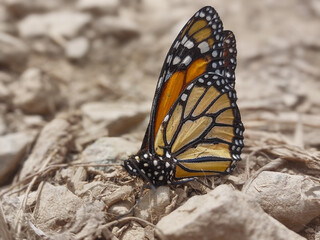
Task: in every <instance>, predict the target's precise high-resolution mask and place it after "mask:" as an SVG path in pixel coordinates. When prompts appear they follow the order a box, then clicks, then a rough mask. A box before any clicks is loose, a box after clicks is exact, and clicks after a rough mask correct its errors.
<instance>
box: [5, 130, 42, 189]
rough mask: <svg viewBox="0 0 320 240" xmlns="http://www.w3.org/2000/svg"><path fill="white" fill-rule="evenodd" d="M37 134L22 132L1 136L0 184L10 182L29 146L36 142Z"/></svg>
mask: <svg viewBox="0 0 320 240" xmlns="http://www.w3.org/2000/svg"><path fill="white" fill-rule="evenodd" d="M35 137H36V132H20V133H12V134H8V135H5V136H0V146H1V147H0V166H1V167H0V184H2V183H4V182H5V181H7V180H8V178H9V177H10V175H11V174H12V173H13V172H14V171H16V170H17V168H18V167H19V163H20V162H21V160H22V159H23V157H24V156H25V154H26V153H27V149H28V146H30V144H31V143H32V142H33V141H34V139H35Z"/></svg>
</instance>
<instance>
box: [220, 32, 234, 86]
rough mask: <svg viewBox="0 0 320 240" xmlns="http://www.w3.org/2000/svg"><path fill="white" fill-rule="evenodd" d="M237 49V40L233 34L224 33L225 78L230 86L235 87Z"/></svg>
mask: <svg viewBox="0 0 320 240" xmlns="http://www.w3.org/2000/svg"><path fill="white" fill-rule="evenodd" d="M236 59H237V48H236V39H235V37H234V34H233V32H231V31H224V32H223V60H224V65H225V77H226V78H227V80H228V82H229V84H230V85H231V86H232V87H234V85H235V74H234V71H235V69H236V66H237V60H236Z"/></svg>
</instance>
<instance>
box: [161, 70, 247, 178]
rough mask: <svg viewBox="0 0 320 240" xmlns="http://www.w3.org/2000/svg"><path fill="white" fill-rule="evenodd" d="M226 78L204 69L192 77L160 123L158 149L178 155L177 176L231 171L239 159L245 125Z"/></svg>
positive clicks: (168, 153)
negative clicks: (197, 75) (195, 77)
mask: <svg viewBox="0 0 320 240" xmlns="http://www.w3.org/2000/svg"><path fill="white" fill-rule="evenodd" d="M226 80H227V79H226V78H225V77H222V76H220V75H218V74H215V73H205V74H203V75H201V76H200V77H198V78H197V79H195V80H194V81H192V82H191V83H190V84H189V85H188V86H187V87H186V89H185V90H183V91H182V93H181V95H180V96H179V98H178V100H177V101H176V102H175V103H174V105H173V106H172V108H171V109H170V111H169V112H168V114H167V116H166V117H165V120H164V121H163V123H162V124H161V127H160V129H159V133H158V135H157V137H156V140H155V149H156V152H157V154H161V155H170V156H172V157H173V158H175V159H177V165H176V172H175V177H176V178H185V177H195V176H202V175H214V174H216V173H224V172H229V171H231V170H232V169H233V166H234V163H235V162H236V161H238V160H240V153H241V149H242V147H243V131H244V128H243V125H242V123H241V118H240V114H239V110H238V107H237V105H236V99H237V97H236V93H235V91H234V89H233V88H232V87H231V85H230V84H228V83H227V81H226Z"/></svg>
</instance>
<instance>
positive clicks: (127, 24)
mask: <svg viewBox="0 0 320 240" xmlns="http://www.w3.org/2000/svg"><path fill="white" fill-rule="evenodd" d="M94 28H95V29H96V31H97V32H98V33H99V34H101V35H113V36H115V37H118V38H120V39H123V40H128V39H130V38H134V37H137V36H139V35H140V31H139V26H138V24H137V23H136V22H135V21H134V20H133V19H130V18H129V17H127V16H117V17H113V16H106V17H102V18H100V19H99V20H97V21H96V22H95V23H94Z"/></svg>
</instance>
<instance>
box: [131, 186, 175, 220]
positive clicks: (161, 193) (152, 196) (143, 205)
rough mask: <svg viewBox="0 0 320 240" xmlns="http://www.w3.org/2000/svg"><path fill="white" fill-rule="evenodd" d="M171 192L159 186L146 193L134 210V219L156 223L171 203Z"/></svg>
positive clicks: (165, 187) (167, 188)
mask: <svg viewBox="0 0 320 240" xmlns="http://www.w3.org/2000/svg"><path fill="white" fill-rule="evenodd" d="M171 197H172V192H171V190H170V188H169V187H167V186H161V187H158V188H156V190H155V191H154V190H152V189H151V190H150V191H148V192H147V193H146V194H145V195H144V196H143V197H142V198H141V201H140V203H139V205H138V207H137V208H136V209H135V211H134V213H135V216H136V217H139V218H142V219H145V220H148V221H152V222H157V221H158V220H159V219H160V218H161V217H162V216H164V215H165V214H166V207H168V206H169V205H170V203H171Z"/></svg>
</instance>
